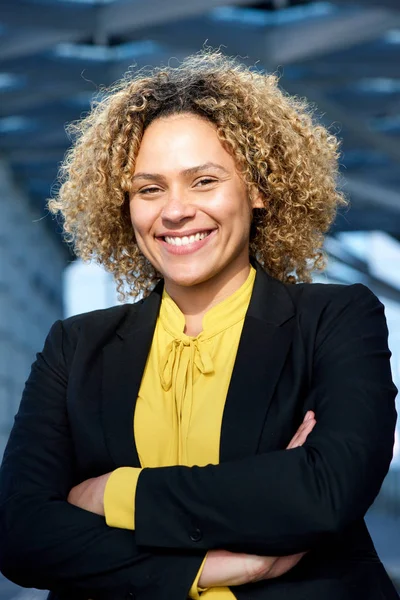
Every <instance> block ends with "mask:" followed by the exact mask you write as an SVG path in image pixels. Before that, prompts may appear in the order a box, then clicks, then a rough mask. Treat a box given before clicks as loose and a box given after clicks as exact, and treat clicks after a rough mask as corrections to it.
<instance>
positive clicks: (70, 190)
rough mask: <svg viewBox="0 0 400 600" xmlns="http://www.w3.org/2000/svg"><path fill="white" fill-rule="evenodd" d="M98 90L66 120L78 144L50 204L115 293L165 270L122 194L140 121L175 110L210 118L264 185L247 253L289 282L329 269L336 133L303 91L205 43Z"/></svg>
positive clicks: (249, 179) (244, 168) (252, 178)
mask: <svg viewBox="0 0 400 600" xmlns="http://www.w3.org/2000/svg"><path fill="white" fill-rule="evenodd" d="M104 92H105V93H104V97H102V98H101V99H100V100H99V101H97V102H95V103H93V105H92V109H91V111H90V113H89V114H88V115H87V116H86V117H84V118H83V119H82V120H80V121H78V122H75V123H72V124H71V125H70V126H69V128H68V130H69V133H70V134H72V135H73V136H74V137H75V143H74V144H73V146H72V148H71V149H70V150H69V151H68V152H67V154H66V157H65V159H64V161H63V163H62V165H61V168H60V186H59V189H58V193H57V194H56V196H55V197H54V198H53V199H50V200H49V203H48V206H49V210H50V211H51V212H52V213H53V214H56V213H58V212H60V213H61V215H62V217H63V228H64V232H65V238H66V241H67V242H68V243H70V244H72V246H73V249H74V251H75V253H76V254H77V255H78V256H80V257H81V258H82V259H83V260H84V261H88V260H95V261H96V262H97V263H99V264H102V265H103V266H104V267H105V269H106V270H107V271H109V272H111V273H112V274H113V275H114V278H115V280H116V282H117V289H118V292H119V294H120V298H121V299H126V297H127V296H133V297H137V295H138V294H140V293H142V294H143V295H144V296H145V295H147V294H148V293H149V291H150V290H151V288H152V287H153V285H154V283H155V282H156V281H158V280H159V279H160V277H161V274H160V273H158V272H157V271H156V270H155V269H154V268H153V266H152V265H151V264H150V262H149V261H148V260H147V258H145V256H144V255H143V254H142V253H141V251H140V250H139V248H138V245H137V243H136V240H135V235H134V232H133V228H132V224H131V220H130V215H129V192H130V189H131V178H132V175H133V173H134V169H135V160H136V157H137V154H138V150H139V147H140V143H141V140H142V137H143V133H144V131H145V129H146V127H147V126H148V125H149V124H150V123H151V122H152V121H153V120H154V119H156V118H158V117H161V116H164V117H165V116H168V115H172V114H176V113H180V112H189V113H194V114H197V115H199V116H202V117H204V118H206V119H208V120H209V121H210V122H211V123H213V124H214V125H215V127H216V131H217V134H218V136H219V139H220V141H221V143H222V144H223V145H224V147H225V148H226V149H227V150H228V151H229V152H231V154H232V156H233V157H234V159H235V160H236V163H237V165H238V168H239V169H240V171H241V173H242V176H243V180H244V181H245V183H246V184H247V186H248V190H249V193H252V192H254V190H258V191H260V192H261V193H262V197H263V198H264V204H265V208H262V209H254V211H253V222H252V227H251V234H250V254H251V255H252V256H254V257H255V258H257V260H259V261H260V262H261V264H262V265H263V266H264V268H265V269H266V270H267V271H268V272H269V273H270V275H272V276H273V277H276V278H277V279H280V280H281V281H284V282H288V283H296V282H297V281H310V280H311V271H312V270H316V269H318V270H322V269H323V268H325V256H324V253H323V251H322V245H323V241H324V234H325V233H326V232H327V231H328V229H329V227H330V226H331V224H332V222H333V220H334V218H335V216H336V212H337V208H338V207H339V206H340V205H345V204H347V201H346V200H345V198H344V196H343V194H342V193H341V192H340V191H338V189H337V179H338V157H339V141H338V140H337V138H336V137H335V136H334V135H331V134H330V133H329V132H328V130H327V129H326V128H325V127H323V126H322V125H320V124H317V123H314V121H313V114H312V110H311V108H310V106H309V105H308V103H307V102H306V101H305V100H304V99H299V98H296V97H293V96H289V95H288V94H286V93H285V92H283V91H282V90H280V89H279V88H278V77H277V76H276V75H273V74H265V73H262V72H259V71H257V70H256V69H250V68H248V67H246V66H244V65H243V64H241V63H240V62H238V61H237V60H236V59H234V58H230V57H226V56H224V55H223V54H222V53H221V52H220V51H214V50H209V49H205V50H202V51H201V52H199V53H197V54H194V55H192V56H190V57H188V58H187V59H185V60H184V61H183V62H182V63H180V64H179V65H178V66H177V67H171V66H167V67H158V68H154V69H150V70H149V69H147V70H146V71H144V70H141V71H139V72H137V73H136V74H133V73H128V74H127V75H126V76H125V77H124V78H123V79H122V80H120V81H119V82H118V83H117V84H115V85H114V86H112V87H111V88H110V89H108V90H105V91H104ZM127 289H128V290H129V291H126V290H127ZM124 290H125V291H124Z"/></svg>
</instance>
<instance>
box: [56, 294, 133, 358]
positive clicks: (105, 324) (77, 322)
mask: <svg viewBox="0 0 400 600" xmlns="http://www.w3.org/2000/svg"><path fill="white" fill-rule="evenodd" d="M142 303H143V300H139V301H138V302H135V303H134V304H132V303H127V304H121V305H118V306H112V307H110V308H105V309H100V310H93V311H89V312H85V313H81V314H78V315H74V316H72V317H68V318H66V319H61V320H58V321H56V322H55V323H53V325H52V327H51V328H50V331H49V334H48V336H47V338H46V345H47V346H53V347H55V348H58V349H59V351H60V352H61V353H62V354H63V355H64V357H65V360H66V361H67V362H68V361H69V359H70V358H71V357H72V356H73V355H74V353H75V350H76V348H77V346H78V345H83V346H90V347H92V348H93V347H94V348H95V347H99V346H102V345H104V344H106V343H107V341H108V340H110V339H112V338H113V337H114V336H115V335H116V334H117V333H118V331H119V330H120V329H121V328H123V327H124V326H126V325H127V324H129V323H132V322H133V321H134V320H135V317H136V314H137V310H138V307H139V306H140V305H141V304H142Z"/></svg>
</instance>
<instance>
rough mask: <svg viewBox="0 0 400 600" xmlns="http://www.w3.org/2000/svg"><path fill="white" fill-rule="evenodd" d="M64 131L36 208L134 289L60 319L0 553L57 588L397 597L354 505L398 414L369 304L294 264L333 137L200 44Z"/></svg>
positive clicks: (27, 399) (331, 185)
mask: <svg viewBox="0 0 400 600" xmlns="http://www.w3.org/2000/svg"><path fill="white" fill-rule="evenodd" d="M75 131H76V132H77V133H78V136H77V140H76V142H75V145H74V147H73V148H72V150H71V151H70V153H69V155H68V156H67V158H66V161H65V162H64V165H63V175H64V182H63V185H62V187H61V188H60V191H59V193H58V197H57V198H56V199H54V200H52V201H50V209H51V211H52V212H53V213H57V212H58V211H60V213H61V214H62V216H63V218H64V228H65V231H66V233H67V236H68V238H69V240H70V241H71V242H73V243H74V247H75V250H76V252H77V253H78V254H79V255H80V256H82V257H83V259H85V260H87V259H90V258H95V259H96V260H97V261H98V262H100V263H101V264H103V265H104V266H105V267H106V268H107V269H108V270H110V271H111V272H112V273H113V274H114V276H115V278H116V280H117V282H118V285H119V290H120V292H121V293H122V294H123V290H124V288H123V286H124V285H126V284H127V285H128V288H129V286H130V288H131V289H130V293H131V294H132V295H133V296H134V295H137V294H138V293H140V292H141V293H143V295H144V297H145V299H142V300H140V301H138V302H136V303H135V304H133V305H132V304H124V305H122V306H118V307H114V308H111V309H107V310H102V311H95V312H92V313H86V314H83V315H79V316H76V317H72V318H70V319H67V320H65V321H58V322H56V323H55V324H54V325H53V327H52V328H51V330H50V333H49V335H48V337H47V340H46V343H45V346H44V349H43V351H42V352H41V353H40V354H38V356H37V360H36V362H35V363H34V365H33V366H32V371H31V374H30V377H29V379H28V381H27V384H26V387H25V390H24V394H23V398H22V401H21V406H20V409H19V412H18V415H17V417H16V421H15V424H14V428H13V430H12V433H11V436H10V440H9V443H8V445H7V449H6V452H5V456H4V460H3V465H2V469H1V492H0V493H1V504H0V506H1V535H2V544H1V556H0V567H1V570H2V572H3V573H4V574H5V575H6V576H7V577H9V578H10V579H12V580H13V581H16V582H17V583H19V584H20V585H23V586H28V587H38V588H44V589H50V590H52V592H53V593H52V597H53V598H54V597H57V598H68V599H70V598H89V597H90V598H95V599H103V598H104V599H111V598H112V599H113V600H117V599H119V598H138V599H141V598H143V599H146V600H150V599H153V598H154V600H161V599H165V600H167V599H168V600H171V599H174V600H180V599H181V600H184V599H185V598H187V596H188V595H189V596H190V597H191V598H198V597H199V596H200V597H202V598H203V597H204V598H207V600H213V599H216V598H217V597H219V598H220V600H228V599H233V598H234V597H237V598H238V599H239V600H245V599H250V600H252V599H254V600H256V599H258V598H259V599H264V598H265V600H279V599H282V600H283V599H285V600H291V599H293V600H300V599H307V600H313V599H316V600H317V599H318V600H320V599H321V598H324V599H328V600H329V599H333V598H334V599H335V600H337V599H338V598H341V599H345V600H353V599H358V598H360V599H361V598H362V599H363V600H377V599H378V598H379V599H382V600H383V599H385V600H394V599H395V598H397V594H396V592H395V590H394V588H393V586H392V584H391V582H390V580H389V578H388V576H387V574H386V572H385V570H384V568H383V566H382V564H381V563H380V561H379V558H378V557H377V555H376V552H375V549H374V546H373V544H372V541H371V538H370V537H369V534H368V531H367V529H366V526H365V523H364V520H363V517H364V514H365V512H366V511H367V509H368V507H369V506H370V505H371V503H372V502H373V500H374V498H375V496H376V495H377V493H378V491H379V489H380V486H381V484H382V481H383V479H384V477H385V475H386V472H387V470H388V467H389V463H390V460H391V457H392V448H393V436H394V428H395V421H396V413H395V408H394V398H395V394H396V391H397V390H396V388H395V386H394V384H393V382H392V378H391V372H390V364H389V358H390V352H389V350H388V346H387V328H386V322H385V317H384V311H383V306H382V304H381V303H380V302H379V300H378V299H377V298H376V297H375V296H374V295H373V294H372V292H370V291H369V290H368V288H366V287H364V286H363V285H360V284H356V285H351V286H342V285H319V284H310V283H309V281H310V272H311V271H312V270H313V269H315V268H322V267H323V255H322V253H321V246H322V243H323V235H324V233H325V232H326V231H327V230H328V228H329V226H330V225H331V223H332V221H333V219H334V216H335V212H336V209H337V207H338V206H340V205H342V204H344V203H345V201H344V199H343V197H342V195H341V194H340V193H339V192H338V191H337V189H336V178H337V159H338V142H337V140H336V139H335V138H334V137H332V136H331V135H329V134H328V132H327V131H326V130H325V129H324V128H323V127H322V126H320V125H317V124H315V123H314V122H313V120H312V117H311V116H310V114H309V111H308V108H307V106H306V104H305V103H304V102H300V101H299V100H296V99H294V98H290V97H288V96H285V95H284V94H283V93H282V92H281V91H280V90H279V89H278V87H277V81H276V78H275V77H273V76H271V75H263V74H261V73H257V72H252V71H250V70H248V69H247V68H245V67H244V66H241V65H239V64H236V62H235V61H233V60H231V59H228V58H224V57H223V56H222V55H221V54H220V53H213V52H202V53H200V54H198V55H196V56H193V57H190V58H189V59H187V60H186V61H185V62H183V63H182V64H181V65H180V66H179V67H178V68H170V67H168V68H165V69H155V70H154V71H151V72H149V73H147V74H143V73H139V74H138V75H137V76H135V77H133V78H130V79H125V80H124V81H122V82H121V83H120V84H119V86H117V87H116V88H114V89H113V90H111V92H110V93H109V94H108V95H107V97H106V98H105V99H104V100H103V101H101V102H100V103H99V104H98V105H97V106H96V107H94V108H93V110H92V112H91V113H90V114H89V115H88V116H87V117H86V118H85V119H84V120H83V121H81V122H80V123H79V124H77V125H76V126H75ZM155 283H156V285H155V287H154V284H155ZM295 284H296V285H295ZM153 288H154V289H153ZM151 290H152V291H151Z"/></svg>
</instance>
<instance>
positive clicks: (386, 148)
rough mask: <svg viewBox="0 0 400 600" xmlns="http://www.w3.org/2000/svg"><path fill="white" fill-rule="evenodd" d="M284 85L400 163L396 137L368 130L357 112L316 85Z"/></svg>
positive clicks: (300, 83)
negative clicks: (334, 100)
mask: <svg viewBox="0 0 400 600" xmlns="http://www.w3.org/2000/svg"><path fill="white" fill-rule="evenodd" d="M284 87H285V89H286V90H287V91H288V92H289V93H290V94H292V95H297V96H304V97H306V98H307V99H308V100H309V101H311V102H313V103H316V104H317V107H318V111H319V112H325V113H327V115H328V118H329V119H332V120H334V121H339V123H342V124H343V125H344V126H345V127H346V129H347V130H348V131H350V132H351V134H352V135H353V136H354V138H355V139H358V140H359V141H360V142H361V143H364V144H365V143H366V144H367V146H369V147H370V148H374V149H375V150H378V151H379V152H383V153H385V154H386V155H387V156H388V157H389V158H391V159H392V160H394V161H395V162H396V163H400V146H399V143H398V141H397V140H396V139H392V138H390V137H387V136H385V135H382V134H380V133H378V132H374V131H371V130H369V129H368V128H367V127H366V125H365V123H364V122H363V121H362V120H360V119H359V118H358V116H357V114H354V113H352V112H349V111H348V110H346V109H345V108H342V107H341V106H339V105H338V104H337V103H336V102H333V101H332V100H329V99H327V98H326V97H325V96H324V95H323V94H322V93H321V91H320V90H319V89H318V88H317V86H314V85H305V84H304V83H303V82H302V81H285V84H284Z"/></svg>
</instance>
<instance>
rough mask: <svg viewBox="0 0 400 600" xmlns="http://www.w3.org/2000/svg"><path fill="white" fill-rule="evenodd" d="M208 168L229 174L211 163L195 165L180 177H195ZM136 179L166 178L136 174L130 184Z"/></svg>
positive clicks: (155, 174) (158, 175)
mask: <svg viewBox="0 0 400 600" xmlns="http://www.w3.org/2000/svg"><path fill="white" fill-rule="evenodd" d="M210 168H212V169H216V170H218V171H222V172H223V173H225V174H226V175H228V174H229V172H228V171H227V170H226V169H225V168H224V167H223V166H222V165H219V164H217V163H213V162H206V163H204V164H203V165H197V166H196V167H190V168H189V169H184V170H183V171H181V172H180V175H184V176H187V175H196V173H198V172H199V171H204V170H206V169H210ZM136 179H147V180H153V181H154V180H159V181H165V179H166V178H165V177H164V175H161V174H160V173H136V174H135V175H134V176H133V177H132V182H133V181H136Z"/></svg>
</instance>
